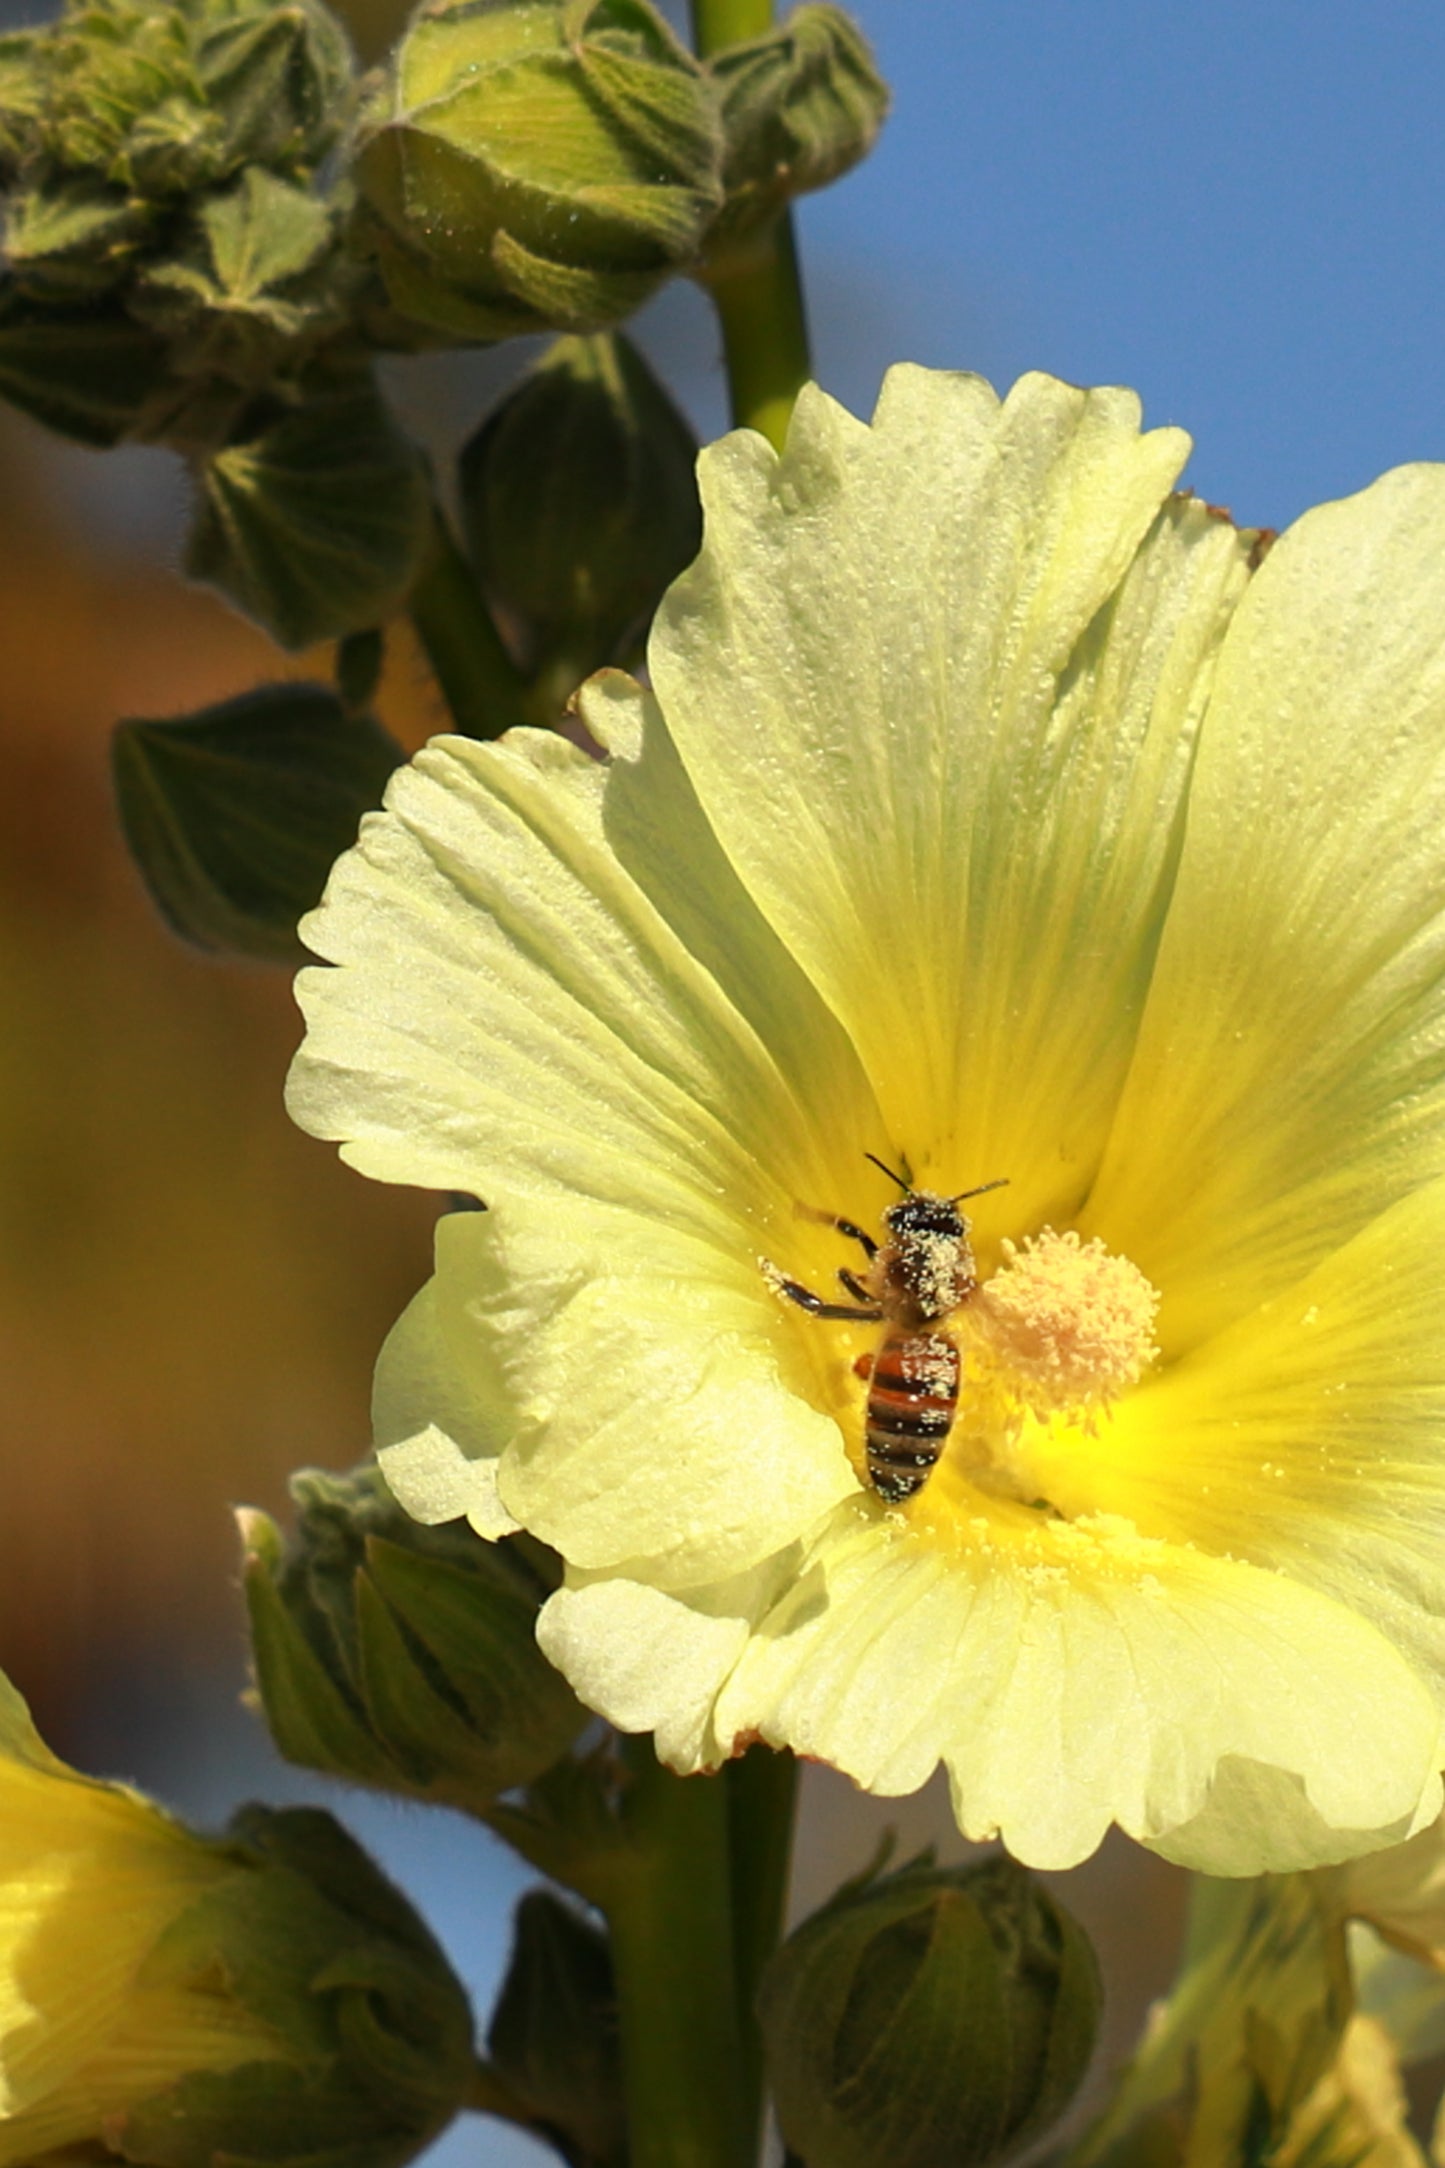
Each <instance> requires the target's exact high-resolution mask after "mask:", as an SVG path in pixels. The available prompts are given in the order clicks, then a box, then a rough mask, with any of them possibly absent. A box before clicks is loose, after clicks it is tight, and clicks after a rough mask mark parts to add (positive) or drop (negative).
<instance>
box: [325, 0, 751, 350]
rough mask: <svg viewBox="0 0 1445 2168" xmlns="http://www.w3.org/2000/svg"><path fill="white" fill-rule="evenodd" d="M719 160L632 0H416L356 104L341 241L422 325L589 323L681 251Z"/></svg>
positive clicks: (707, 98)
mask: <svg viewBox="0 0 1445 2168" xmlns="http://www.w3.org/2000/svg"><path fill="white" fill-rule="evenodd" d="M720 157H721V137H720V133H719V130H718V125H717V116H716V110H715V98H714V93H713V91H712V87H711V85H710V84H709V83H708V82H707V80H706V79H705V77H704V75H703V73H702V70H701V69H700V68H699V66H698V64H697V62H696V61H695V60H694V59H693V58H692V56H691V54H689V53H688V52H686V51H685V50H684V48H683V47H682V46H681V45H680V44H679V43H678V41H677V39H676V38H675V37H674V36H673V35H672V32H671V31H670V30H669V29H668V28H667V25H666V24H665V23H664V22H663V20H662V18H661V17H660V16H659V15H658V14H657V12H656V11H655V9H654V8H653V7H652V6H651V5H650V0H452V4H448V0H429V4H428V5H426V6H423V7H422V8H421V9H420V10H419V12H418V13H417V14H416V15H415V16H414V17H413V19H412V23H411V27H410V28H409V29H408V31H407V32H406V35H405V36H404V37H403V39H402V41H401V44H400V45H399V47H398V48H397V52H396V54H395V57H394V60H393V63H392V67H391V72H390V75H389V77H388V78H387V80H386V82H385V84H384V85H383V86H382V88H381V89H380V90H379V91H378V92H377V94H376V95H375V97H374V98H373V99H372V101H371V103H370V106H369V108H368V110H367V112H366V113H365V115H364V117H363V122H362V127H361V131H360V136H359V142H358V153H357V163H356V178H357V183H358V186H359V188H360V190H361V195H362V199H363V206H364V208H363V212H362V215H361V217H360V219H359V221H358V227H357V243H358V246H359V247H361V248H363V249H365V250H367V251H369V252H371V253H373V254H374V255H375V257H376V260H377V262H378V265H379V267H380V270H381V273H382V276H383V278H384V280H385V282H386V285H387V288H388V291H389V293H390V295H391V299H392V302H393V304H394V305H395V307H396V308H397V309H398V310H399V311H400V312H401V314H402V315H403V316H405V317H408V318H411V319H414V320H415V321H416V322H417V323H418V324H420V325H424V326H427V327H429V329H430V330H431V331H432V332H434V333H435V332H440V333H444V334H447V335H448V336H449V337H451V338H452V339H455V340H463V341H465V340H489V339H501V338H506V337H508V336H510V335H511V334H513V333H516V332H526V331H541V330H545V329H547V328H548V327H549V326H551V327H555V328H557V329H560V330H572V331H586V330H592V329H596V328H600V327H602V326H604V325H607V324H611V323H615V322H616V321H617V320H618V319H619V318H620V317H623V316H626V315H627V314H628V313H629V312H630V311H631V310H633V309H635V308H636V307H637V306H638V304H639V303H640V302H642V301H644V300H645V299H646V298H647V296H648V295H649V294H650V293H651V292H652V291H653V289H654V288H655V287H657V286H658V285H660V284H661V283H662V281H663V280H664V279H666V278H668V277H669V276H670V275H671V274H672V273H673V272H675V271H677V270H678V269H679V268H682V267H684V266H686V265H688V264H690V263H691V262H692V261H693V259H694V257H695V256H696V253H697V248H698V244H699V241H700V239H701V237H702V233H703V230H704V228H705V227H706V225H707V223H708V221H709V219H710V218H711V217H712V215H713V213H714V212H715V211H716V209H717V208H718V205H719V203H720V201H721V191H720V181H719V170H720Z"/></svg>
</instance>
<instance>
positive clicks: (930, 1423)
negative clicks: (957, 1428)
mask: <svg viewBox="0 0 1445 2168" xmlns="http://www.w3.org/2000/svg"><path fill="white" fill-rule="evenodd" d="M958 1373H959V1360H958V1349H957V1347H956V1346H955V1344H954V1342H953V1341H952V1340H951V1339H950V1338H949V1336H948V1334H947V1333H944V1332H904V1331H900V1330H894V1331H892V1332H890V1333H889V1334H888V1335H887V1337H886V1338H885V1340H884V1341H883V1344H882V1346H881V1347H880V1348H879V1350H878V1353H877V1354H876V1355H875V1357H874V1358H873V1368H872V1371H871V1372H870V1374H869V1379H868V1415H867V1421H866V1426H865V1430H864V1438H865V1442H866V1445H867V1452H868V1480H869V1482H870V1483H871V1484H872V1485H873V1488H874V1490H876V1491H877V1493H878V1495H879V1497H880V1498H882V1499H883V1500H884V1501H885V1502H886V1503H887V1504H888V1505H891V1506H892V1505H901V1504H902V1502H903V1500H904V1499H905V1498H911V1497H912V1496H913V1494H914V1492H915V1491H920V1490H922V1488H923V1486H924V1484H925V1483H926V1482H927V1481H928V1478H929V1476H930V1475H931V1473H932V1472H933V1468H934V1465H935V1463H936V1462H937V1460H938V1456H939V1454H940V1453H941V1452H942V1451H943V1448H944V1445H945V1443H946V1442H947V1439H948V1433H949V1431H950V1430H951V1429H952V1428H953V1414H954V1410H955V1408H956V1407H957V1406H958Z"/></svg>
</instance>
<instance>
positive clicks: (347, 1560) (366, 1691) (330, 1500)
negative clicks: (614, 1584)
mask: <svg viewBox="0 0 1445 2168" xmlns="http://www.w3.org/2000/svg"><path fill="white" fill-rule="evenodd" d="M291 1492H292V1496H293V1497H294V1498H295V1500H296V1502H297V1504H298V1506H299V1507H300V1518H299V1520H298V1523H297V1527H296V1530H295V1533H294V1535H293V1536H292V1537H291V1539H290V1541H289V1543H286V1542H283V1540H282V1538H281V1535H280V1532H279V1531H278V1529H277V1528H276V1526H275V1524H274V1522H272V1521H270V1520H269V1519H268V1518H267V1517H266V1515H265V1514H263V1513H254V1512H248V1513H245V1514H243V1516H242V1520H241V1527H242V1534H243V1537H244V1540H245V1543H246V1548H247V1553H248V1556H247V1560H246V1593H247V1601H248V1605H249V1608H250V1617H251V1636H252V1649H253V1655H254V1659H255V1670H256V1684H257V1689H258V1692H259V1696H260V1700H261V1703H262V1705H263V1707H264V1709H265V1713H266V1720H267V1722H268V1724H269V1725H270V1727H271V1732H272V1735H273V1737H274V1738H275V1741H276V1744H277V1746H278V1747H279V1748H280V1750H281V1752H282V1753H283V1754H285V1755H286V1756H287V1757H288V1759H289V1760H291V1761H296V1762H301V1763H303V1764H305V1765H306V1766H307V1767H309V1768H314V1769H325V1770H330V1771H333V1772H334V1773H336V1774H337V1775H340V1776H345V1777H350V1778H352V1779H354V1780H355V1781H356V1782H358V1783H362V1784H371V1785H375V1786H377V1787H378V1788H379V1789H381V1790H383V1791H392V1792H404V1793H409V1794H411V1795H413V1796H415V1797H416V1798H419V1799H432V1800H439V1801H442V1802H444V1803H446V1804H447V1805H450V1806H457V1807H462V1808H467V1809H470V1810H473V1811H478V1810H480V1809H482V1808H484V1807H486V1806H487V1805H489V1804H490V1802H491V1801H492V1800H493V1799H494V1798H495V1797H496V1796H497V1794H498V1793H500V1792H504V1791H510V1790H512V1789H513V1788H514V1787H516V1786H517V1785H521V1784H525V1783H528V1782H529V1781H530V1780H531V1779H532V1778H534V1777H536V1776H539V1775H540V1774H541V1773H542V1771H543V1770H545V1769H547V1768H549V1767H550V1766H551V1764H552V1763H553V1762H555V1761H556V1760H557V1759H558V1757H559V1756H560V1755H562V1754H563V1753H564V1752H565V1751H566V1749H567V1747H568V1746H570V1744H571V1743H572V1741H573V1739H574V1738H575V1737H576V1736H577V1734H578V1732H579V1731H580V1730H581V1729H582V1728H583V1726H584V1725H585V1724H586V1723H587V1722H588V1721H589V1718H588V1715H587V1711H586V1710H585V1709H583V1707H582V1706H581V1704H580V1703H579V1702H578V1701H577V1700H576V1699H575V1697H574V1696H573V1693H572V1690H571V1688H570V1687H569V1686H568V1685H567V1684H566V1682H565V1680H564V1679H563V1678H562V1676H561V1674H560V1673H559V1672H556V1671H554V1670H553V1669H552V1667H551V1665H550V1664H549V1663H548V1662H547V1660H546V1658H545V1657H544V1656H543V1655H542V1652H541V1650H540V1649H539V1648H538V1647H537V1641H536V1619H537V1612H538V1610H539V1608H540V1606H541V1604H542V1602H543V1600H544V1599H545V1598H546V1596H547V1595H549V1594H550V1592H551V1583H550V1579H549V1576H548V1571H547V1567H548V1556H547V1554H546V1553H544V1552H541V1551H540V1550H539V1549H538V1548H537V1547H535V1546H533V1545H531V1544H530V1543H529V1542H528V1541H527V1539H525V1538H512V1539H508V1540H507V1541H504V1542H501V1543H495V1544H493V1543H483V1542H482V1541H481V1540H480V1539H479V1538H478V1537H476V1536H474V1535H473V1534H472V1533H471V1531H470V1530H469V1529H466V1528H464V1527H460V1526H447V1527H443V1528H423V1527H421V1526H419V1525H418V1524H417V1523H416V1522H415V1521H413V1520H411V1519H410V1517H409V1516H408V1515H407V1514H405V1513H404V1512H403V1511H402V1510H401V1508H400V1507H399V1506H398V1505H397V1504H396V1503H395V1501H394V1500H393V1499H392V1497H391V1495H390V1493H389V1492H388V1491H387V1489H386V1487H385V1485H384V1483H383V1482H382V1479H381V1476H380V1473H379V1471H378V1470H376V1469H374V1468H363V1469H361V1470H360V1471H358V1472H357V1473H356V1474H355V1475H351V1476H328V1475H323V1474H321V1473H319V1472H318V1471H315V1470H312V1471H309V1472H306V1473H303V1474H301V1475H298V1476H296V1477H294V1478H293V1479H292V1484H291Z"/></svg>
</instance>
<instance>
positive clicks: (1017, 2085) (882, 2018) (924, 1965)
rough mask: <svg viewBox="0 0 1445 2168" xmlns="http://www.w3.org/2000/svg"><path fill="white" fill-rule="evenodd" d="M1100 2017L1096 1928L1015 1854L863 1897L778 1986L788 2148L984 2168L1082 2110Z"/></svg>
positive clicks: (848, 2160)
mask: <svg viewBox="0 0 1445 2168" xmlns="http://www.w3.org/2000/svg"><path fill="white" fill-rule="evenodd" d="M1099 2006H1100V1985H1099V1974H1098V1967H1097V1964H1096V1962H1095V1959H1094V1953H1093V1950H1092V1948H1091V1946H1090V1944H1089V1941H1088V1938H1087V1937H1086V1935H1085V1934H1084V1932H1083V1930H1082V1928H1080V1927H1079V1926H1078V1925H1077V1924H1076V1923H1075V1921H1074V1920H1072V1919H1071V1918H1070V1917H1069V1915H1068V1913H1067V1912H1065V1911H1064V1910H1063V1908H1062V1906H1060V1905H1058V1904H1057V1903H1056V1902H1055V1901H1054V1899H1053V1898H1052V1896H1051V1895H1050V1894H1049V1892H1048V1891H1047V1890H1046V1889H1045V1888H1044V1887H1043V1886H1042V1885H1041V1884H1040V1883H1038V1882H1036V1881H1035V1880H1034V1879H1033V1877H1032V1876H1031V1875H1029V1874H1028V1873H1027V1872H1026V1871H1025V1869H1024V1868H1022V1867H1019V1866H1017V1865H1015V1863H1014V1862H1013V1861H1012V1860H1011V1859H1009V1858H1007V1857H1006V1856H1005V1855H1003V1854H1000V1855H999V1856H998V1857H996V1858H992V1859H987V1860H985V1861H983V1862H982V1863H981V1864H979V1865H977V1866H972V1867H960V1868H954V1869H952V1870H949V1871H946V1872H945V1871H941V1870H938V1869H936V1868H934V1867H932V1866H931V1865H930V1864H928V1863H927V1862H926V1861H925V1862H920V1863H917V1864H915V1865H913V1866H910V1867H906V1868H904V1869H903V1870H902V1872H901V1873H898V1874H894V1875H890V1876H888V1877H887V1878H886V1879H884V1880H881V1881H875V1882H871V1883H868V1884H866V1885H865V1886H863V1887H862V1888H859V1887H857V1886H856V1885H855V1886H852V1887H850V1888H848V1889H845V1890H844V1891H843V1892H841V1893H840V1895H839V1896H838V1897H836V1898H835V1899H834V1900H833V1902H832V1903H831V1904H829V1905H827V1906H825V1907H824V1908H823V1910H822V1911H821V1912H817V1913H815V1914H814V1916H813V1917H812V1919H810V1920H808V1921H806V1922H805V1923H804V1924H803V1926H802V1927H800V1928H799V1929H798V1930H797V1931H796V1933H794V1934H793V1935H792V1936H790V1937H789V1939H788V1941H787V1942H786V1943H785V1944H784V1945H783V1947H782V1949H781V1950H780V1951H779V1952H778V1953H777V1955H776V1957H774V1959H773V1961H772V1963H771V1964H770V1966H769V1967H768V1970H767V1972H766V1974H765V1975H764V1979H763V1985H762V1990H761V1993H760V1996H759V2004H758V2009H759V2017H760V2019H761V2022H762V2028H763V2039H764V2046H765V2049H766V2053H767V2058H768V2069H769V2074H770V2077H771V2081H772V2086H773V2096H774V2100H775V2103H776V2107H777V2113H778V2121H779V2123H780V2125H781V2127H782V2131H783V2135H784V2137H785V2138H786V2139H787V2141H788V2143H789V2145H790V2146H791V2147H793V2149H794V2150H795V2151H796V2152H798V2153H799V2154H800V2155H801V2156H802V2158H803V2159H804V2160H805V2161H806V2162H807V2168H986V2164H990V2163H993V2162H997V2161H1002V2160H1004V2159H1006V2158H1007V2157H1008V2156H1009V2155H1011V2154H1012V2153H1014V2152H1015V2151H1016V2150H1017V2149H1019V2148H1020V2147H1022V2146H1023V2145H1024V2144H1026V2143H1027V2142H1028V2141H1029V2140H1030V2139H1032V2138H1035V2137H1037V2136H1039V2135H1040V2134H1041V2133H1042V2132H1043V2131H1044V2130H1045V2129H1047V2128H1048V2126H1049V2125H1050V2124H1051V2123H1052V2122H1053V2121H1055V2119H1056V2118H1057V2117H1058V2116H1059V2115H1060V2114H1061V2112H1062V2111H1063V2109H1064V2108H1065V2107H1066V2106H1067V2104H1068V2102H1069V2101H1070V2100H1071V2099H1072V2098H1073V2095H1074V2092H1075V2090H1076V2089H1077V2087H1078V2085H1079V2082H1080V2080H1081V2079H1082V2077H1083V2075H1084V2071H1085V2069H1086V2067H1087V2065H1088V2061H1089V2056H1090V2053H1091V2052H1092V2049H1093V2045H1094V2037H1095V2032H1096V2029H1097V2024H1098V2015H1099Z"/></svg>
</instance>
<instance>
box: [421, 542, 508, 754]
mask: <svg viewBox="0 0 1445 2168" xmlns="http://www.w3.org/2000/svg"><path fill="white" fill-rule="evenodd" d="M410 608H411V620H412V623H413V624H414V625H415V627H416V630H417V636H418V638H419V639H420V641H421V644H422V646H423V647H424V648H425V649H426V655H427V660H428V662H429V663H430V664H431V666H432V670H433V672H434V673H435V676H436V681H437V683H438V685H439V686H440V687H441V690H442V696H443V698H444V699H445V701H446V704H447V706H448V707H449V708H450V709H451V713H452V721H453V722H454V723H455V725H456V727H457V729H458V730H459V731H461V733H462V734H463V736H464V737H468V738H496V737H500V736H501V734H502V732H503V731H504V730H510V729H511V728H512V727H513V725H514V724H516V723H521V722H525V721H526V709H525V707H524V704H523V702H524V694H525V691H526V687H525V683H524V680H523V678H522V674H521V672H520V671H519V670H518V668H517V666H516V664H515V663H514V662H513V660H512V658H511V656H510V655H509V654H508V653H507V650H506V648H505V646H504V645H503V643H502V636H501V634H500V633H499V632H498V630H497V628H496V625H495V624H494V623H493V621H492V613H491V611H490V610H489V609H488V608H487V605H486V603H485V601H484V600H483V599H482V593H481V590H480V588H479V587H478V586H477V583H476V579H475V578H474V576H473V573H472V569H471V567H470V565H469V564H468V563H467V561H466V559H465V557H464V556H463V555H462V553H461V551H460V550H459V549H458V547H457V544H456V540H455V537H454V536H453V534H452V531H451V528H450V527H449V526H448V525H447V522H446V518H445V516H444V515H443V513H442V512H441V511H440V510H438V512H437V515H436V522H435V529H434V539H433V545H432V551H431V555H430V556H429V557H428V559H427V561H426V564H425V565H424V566H423V568H422V571H421V575H420V577H419V579H418V580H417V583H416V585H415V587H414V588H413V589H412V591H411V603H410Z"/></svg>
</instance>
